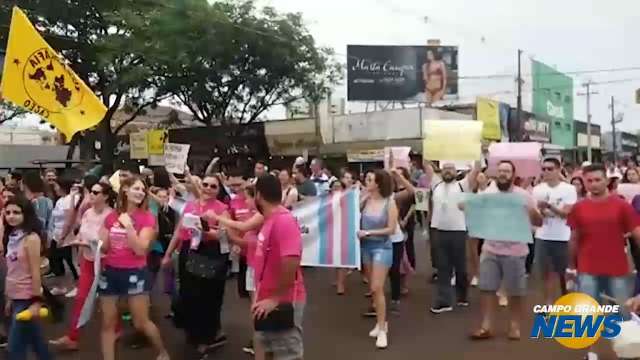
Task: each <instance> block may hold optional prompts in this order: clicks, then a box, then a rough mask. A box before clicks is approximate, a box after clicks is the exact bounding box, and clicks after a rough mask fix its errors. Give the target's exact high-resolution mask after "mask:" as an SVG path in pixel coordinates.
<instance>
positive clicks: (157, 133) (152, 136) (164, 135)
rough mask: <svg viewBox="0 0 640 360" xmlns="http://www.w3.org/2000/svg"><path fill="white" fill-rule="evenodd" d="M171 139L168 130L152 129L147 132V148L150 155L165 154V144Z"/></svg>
mask: <svg viewBox="0 0 640 360" xmlns="http://www.w3.org/2000/svg"><path fill="white" fill-rule="evenodd" d="M167 140H169V132H168V131H167V130H151V131H149V132H148V133H147V145H148V147H147V149H148V151H149V155H162V154H164V144H165V143H166V142H167Z"/></svg>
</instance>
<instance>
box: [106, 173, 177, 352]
mask: <svg viewBox="0 0 640 360" xmlns="http://www.w3.org/2000/svg"><path fill="white" fill-rule="evenodd" d="M147 197H148V196H147V186H146V185H145V183H144V182H143V181H142V180H141V179H140V178H138V177H131V178H130V179H126V180H125V181H123V182H122V183H121V184H120V192H119V193H118V201H117V206H116V210H115V211H112V212H111V213H110V214H109V215H108V216H107V218H106V220H105V222H104V226H103V227H102V228H101V229H100V235H99V236H100V240H102V243H103V245H102V251H103V252H104V253H105V254H106V255H105V257H104V267H103V270H102V273H101V274H100V282H99V284H98V292H99V294H100V302H101V305H102V314H103V322H102V355H103V358H104V359H105V360H115V342H116V327H117V324H118V300H119V299H120V298H123V297H126V298H127V299H128V302H129V310H130V311H131V315H132V317H133V325H134V326H135V328H136V330H138V331H139V332H140V333H144V334H145V335H146V336H147V337H148V338H149V340H150V341H151V344H153V346H154V348H155V349H156V351H157V352H158V353H159V354H160V355H158V358H157V359H158V360H169V353H168V352H167V350H166V348H165V347H164V344H163V343H162V339H161V337H160V332H159V331H158V328H157V327H156V325H155V324H154V323H153V322H152V321H151V320H150V319H149V290H150V289H151V282H150V274H149V271H148V270H147V253H148V252H149V249H150V248H151V244H152V242H153V241H154V240H155V237H156V232H157V231H156V227H157V226H156V219H155V218H154V217H153V214H152V213H151V212H150V211H149V210H148V205H147Z"/></svg>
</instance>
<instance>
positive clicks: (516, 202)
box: [464, 193, 533, 244]
mask: <svg viewBox="0 0 640 360" xmlns="http://www.w3.org/2000/svg"><path fill="white" fill-rule="evenodd" d="M464 215H465V220H466V222H467V229H468V231H469V236H471V237H474V238H478V239H489V240H493V241H508V242H521V243H527V244H530V243H533V236H532V233H531V222H530V220H529V214H528V212H527V207H526V202H525V199H524V198H523V197H522V196H521V195H519V194H514V193H498V194H473V195H471V196H469V197H468V198H467V199H466V201H465V202H464ZM499 219H508V221H500V226H496V220H499Z"/></svg>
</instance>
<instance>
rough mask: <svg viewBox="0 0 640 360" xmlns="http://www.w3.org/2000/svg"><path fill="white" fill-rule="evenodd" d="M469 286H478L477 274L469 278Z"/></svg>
mask: <svg viewBox="0 0 640 360" xmlns="http://www.w3.org/2000/svg"><path fill="white" fill-rule="evenodd" d="M471 286H473V287H476V286H478V277H477V276H474V277H473V278H472V279H471Z"/></svg>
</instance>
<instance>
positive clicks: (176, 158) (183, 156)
mask: <svg viewBox="0 0 640 360" xmlns="http://www.w3.org/2000/svg"><path fill="white" fill-rule="evenodd" d="M190 147H191V145H189V144H173V143H166V144H164V167H165V168H166V169H167V171H168V172H170V173H174V174H184V168H185V166H186V165H187V158H188V157H189V148H190Z"/></svg>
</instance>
